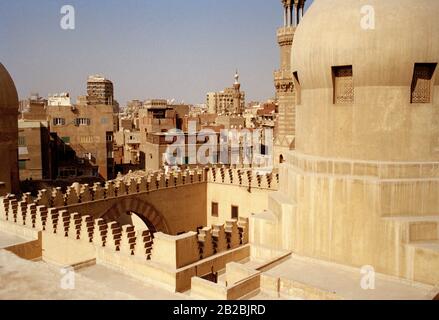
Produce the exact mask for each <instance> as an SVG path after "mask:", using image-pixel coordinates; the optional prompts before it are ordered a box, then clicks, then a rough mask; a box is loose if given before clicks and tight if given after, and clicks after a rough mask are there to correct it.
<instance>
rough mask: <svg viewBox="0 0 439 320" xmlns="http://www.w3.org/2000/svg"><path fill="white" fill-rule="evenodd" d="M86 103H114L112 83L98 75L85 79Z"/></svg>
mask: <svg viewBox="0 0 439 320" xmlns="http://www.w3.org/2000/svg"><path fill="white" fill-rule="evenodd" d="M87 96H88V104H90V105H96V104H105V105H113V104H114V88H113V83H112V82H111V81H110V80H108V79H106V78H104V77H102V76H99V75H94V76H89V77H88V80H87Z"/></svg>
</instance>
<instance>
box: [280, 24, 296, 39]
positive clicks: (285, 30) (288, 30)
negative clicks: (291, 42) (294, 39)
mask: <svg viewBox="0 0 439 320" xmlns="http://www.w3.org/2000/svg"><path fill="white" fill-rule="evenodd" d="M295 31H296V27H293V26H291V27H281V28H278V29H277V36H278V37H283V36H292V35H293V34H294V32H295Z"/></svg>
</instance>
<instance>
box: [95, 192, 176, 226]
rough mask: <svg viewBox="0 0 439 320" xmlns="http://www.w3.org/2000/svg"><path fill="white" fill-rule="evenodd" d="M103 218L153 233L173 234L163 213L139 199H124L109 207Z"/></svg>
mask: <svg viewBox="0 0 439 320" xmlns="http://www.w3.org/2000/svg"><path fill="white" fill-rule="evenodd" d="M101 218H103V219H105V220H109V221H117V222H119V224H120V225H126V224H129V225H133V226H134V227H135V229H136V230H142V229H148V230H149V231H150V232H151V234H154V233H156V232H163V233H166V234H171V233H170V229H169V226H168V224H167V222H166V221H165V218H164V217H163V215H162V214H161V213H160V212H158V211H157V210H156V209H155V208H154V207H153V206H152V205H150V204H149V203H147V202H144V201H142V200H139V199H135V200H134V201H133V199H123V200H121V201H119V202H117V203H116V204H114V205H113V206H112V207H111V208H110V209H108V210H107V211H106V212H105V213H104V214H103V215H102V216H101Z"/></svg>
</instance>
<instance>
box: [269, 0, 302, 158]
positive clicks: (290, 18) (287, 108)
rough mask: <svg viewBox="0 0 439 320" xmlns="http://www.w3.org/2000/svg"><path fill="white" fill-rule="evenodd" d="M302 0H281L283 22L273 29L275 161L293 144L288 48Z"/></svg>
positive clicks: (289, 53) (291, 43)
mask: <svg viewBox="0 0 439 320" xmlns="http://www.w3.org/2000/svg"><path fill="white" fill-rule="evenodd" d="M305 1H306V0H282V4H283V9H284V25H283V27H281V28H279V29H278V30H277V41H278V43H279V47H280V69H279V70H278V71H275V72H274V83H275V87H276V98H277V101H278V106H279V115H278V119H277V126H276V139H275V143H274V145H275V157H276V159H275V161H274V162H275V163H278V162H279V159H281V158H283V157H285V154H283V153H284V152H286V151H288V150H291V149H294V148H295V143H294V137H295V131H296V124H295V121H296V117H295V116H296V101H295V100H296V95H295V90H294V81H293V75H292V70H291V48H292V45H293V39H294V33H295V31H296V28H297V26H298V24H299V23H300V21H301V19H302V17H303V12H304V7H305ZM281 155H282V157H281Z"/></svg>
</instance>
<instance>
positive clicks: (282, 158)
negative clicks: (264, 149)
mask: <svg viewBox="0 0 439 320" xmlns="http://www.w3.org/2000/svg"><path fill="white" fill-rule="evenodd" d="M279 163H284V156H283V155H282V154H281V155H280V156H279Z"/></svg>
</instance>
